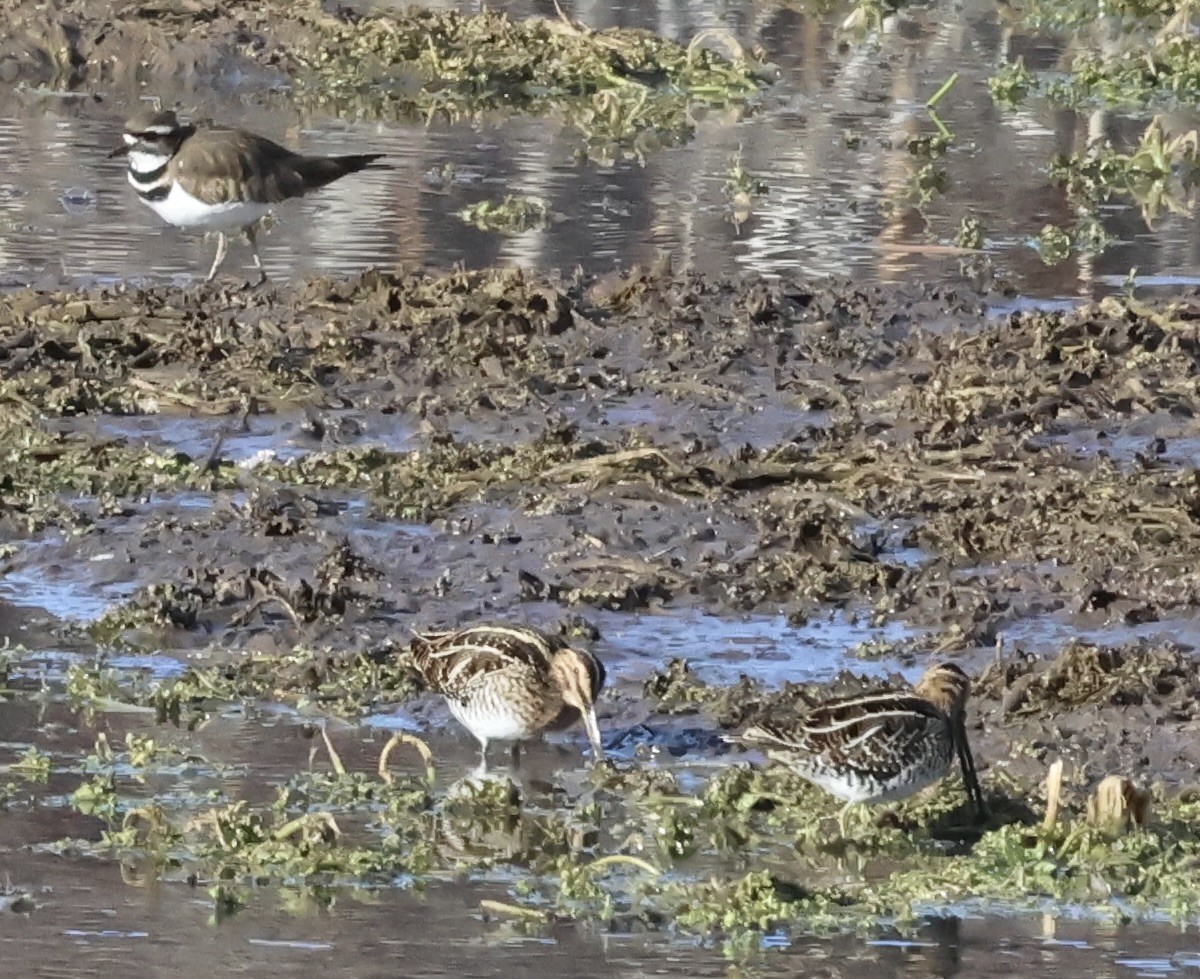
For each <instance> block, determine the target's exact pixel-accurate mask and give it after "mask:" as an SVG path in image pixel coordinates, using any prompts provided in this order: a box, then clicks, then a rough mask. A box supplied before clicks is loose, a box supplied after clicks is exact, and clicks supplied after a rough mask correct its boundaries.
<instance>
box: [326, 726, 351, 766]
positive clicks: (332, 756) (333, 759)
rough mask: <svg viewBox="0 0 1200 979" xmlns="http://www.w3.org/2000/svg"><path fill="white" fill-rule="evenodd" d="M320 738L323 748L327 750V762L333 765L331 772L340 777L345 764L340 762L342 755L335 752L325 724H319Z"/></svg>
mask: <svg viewBox="0 0 1200 979" xmlns="http://www.w3.org/2000/svg"><path fill="white" fill-rule="evenodd" d="M321 740H322V741H324V742H325V750H326V751H328V752H329V764H331V765H332V766H333V772H334V774H335V775H337V777H338V778H342V777H343V776H344V775H345V774H346V766H345V765H344V764H342V756H341V755H339V754H338V753H337V749H336V748H334V746H333V742H332V741H330V740H329V732H328V731H327V730H325V725H324V724H322V725H321Z"/></svg>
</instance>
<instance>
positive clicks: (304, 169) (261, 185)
mask: <svg viewBox="0 0 1200 979" xmlns="http://www.w3.org/2000/svg"><path fill="white" fill-rule="evenodd" d="M122 139H123V140H124V142H123V143H122V145H120V146H118V147H117V148H116V149H115V150H113V151H112V153H110V154H109V155H110V156H125V157H126V158H127V160H128V164H129V173H128V176H129V182H130V184H132V185H133V189H134V190H136V191H137V194H138V197H139V198H141V200H142V202H143V203H144V204H146V205H147V206H148V207H150V208H152V209H153V210H154V213H156V214H157V215H158V216H159V217H160V218H162V219H163V220H164V221H166V222H167V223H168V224H173V225H175V227H177V228H199V229H201V230H204V231H216V232H217V233H218V236H219V237H218V240H217V254H216V257H215V258H214V259H213V264H212V268H211V269H209V270H208V278H207V280H206V281H209V282H211V281H212V279H213V277H214V276H216V274H217V270H218V269H219V268H220V267H221V263H222V262H224V261H225V253H226V251H227V249H228V247H229V243H228V241H227V240H226V238H225V234H226V232H229V231H237V230H241V231H242V232H243V233H244V234H245V235H246V238H247V240H248V241H249V242H250V248H251V249H252V251H253V254H254V267H255V268H256V269H257V270H258V272H259V281H260V282H262V281H265V280H266V277H267V275H266V272H264V271H263V267H262V262H261V260H260V259H259V257H258V244H257V242H256V240H255V232H254V228H255V225H256V223H257V222H258V221H259V220H260V219H261V218H262V217H263V216H264V215H265V214H266V213H267V211H268V210H270V208H271V205H272V204H277V203H279V202H280V201H285V200H288V199H289V198H292V197H301V196H303V195H304V194H306V193H308V192H309V191H310V190H316V189H317V188H319V187H324V186H325V185H326V184H329V183H332V182H333V181H335V180H337V179H338V178H340V177H344V176H346V174H348V173H355V172H356V171H358V170H361V169H363V168H364V167H366V166H368V165H370V164H371V163H373V162H375V161H376V160H378V159H379V158H380V157H381V156H382V155H383V154H382V153H367V154H364V155H360V156H303V155H301V154H299V153H293V152H292V151H291V150H289V149H287V148H285V147H283V146H280V145H279V144H278V143H273V142H271V140H269V139H267V138H266V137H264V136H256V135H255V134H254V133H250V132H246V130H244V129H227V128H224V127H218V126H213V127H205V128H199V127H197V126H194V125H192V124H190V123H186V124H185V123H181V122H180V121H179V119H178V118H177V117H176V115H175V113H174V112H157V111H151V110H146V111H144V112H139V113H138V114H137V115H135V116H134V117H133V118H132V119H130V120H129V121H128V122H127V123H125V132H124V133H123V134H122Z"/></svg>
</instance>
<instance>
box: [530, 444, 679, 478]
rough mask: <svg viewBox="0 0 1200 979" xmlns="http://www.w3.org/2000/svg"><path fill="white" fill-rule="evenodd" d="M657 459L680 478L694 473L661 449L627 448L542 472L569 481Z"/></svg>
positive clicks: (543, 475)
mask: <svg viewBox="0 0 1200 979" xmlns="http://www.w3.org/2000/svg"><path fill="white" fill-rule="evenodd" d="M647 460H655V461H657V462H659V463H661V464H662V465H663V466H664V467H665V468H666V469H668V470H669V471H670V472H671V473H672V475H674V476H676V477H677V478H679V479H686V478H688V477H689V476H691V475H692V474H691V473H690V472H689V471H687V470H685V469H683V468H681V467H680V466H678V465H676V464H675V463H674V462H672V461H671V460H670V459H669V458H668V457H667V455H666V454H665V453H664V452H663V451H662V450H661V449H655V448H647V449H626V450H624V451H623V452H612V453H609V454H608V455H603V456H596V457H595V458H592V459H577V460H575V461H573V462H564V463H560V464H559V465H557V466H554V467H552V468H551V469H548V470H546V472H545V473H543V474H542V477H543V478H544V479H549V480H555V481H562V482H568V481H570V480H573V479H580V478H586V477H589V476H597V475H599V474H600V473H601V472H603V471H605V470H612V469H620V468H622V467H624V466H628V465H631V464H636V463H639V462H643V461H647Z"/></svg>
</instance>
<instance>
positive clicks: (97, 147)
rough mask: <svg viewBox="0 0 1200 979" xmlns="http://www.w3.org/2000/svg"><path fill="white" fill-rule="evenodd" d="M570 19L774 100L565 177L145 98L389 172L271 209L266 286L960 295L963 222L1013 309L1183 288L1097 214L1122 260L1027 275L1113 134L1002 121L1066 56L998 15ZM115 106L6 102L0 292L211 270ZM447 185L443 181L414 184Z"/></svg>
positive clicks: (967, 7) (1179, 275)
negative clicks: (500, 218)
mask: <svg viewBox="0 0 1200 979" xmlns="http://www.w3.org/2000/svg"><path fill="white" fill-rule="evenodd" d="M467 6H468V8H469V5H467ZM506 6H507V7H508V9H510V10H511V11H512V13H513V14H514V16H527V15H542V16H551V17H553V16H555V11H554V8H553V4H548V3H545V2H541V0H538V2H530V0H524V2H521V0H514V2H512V3H509V4H507V5H506ZM566 6H567V8H568V9H570V10H571V11H572V12H573V14H574V15H575V16H577V17H579V18H580V19H581V20H583V21H584V22H586V23H588V24H589V25H592V26H596V27H606V26H611V25H622V26H631V27H644V28H648V29H651V30H654V31H657V32H659V33H661V34H665V35H667V36H670V37H673V38H676V39H679V40H681V41H685V42H686V41H687V40H689V39H690V38H691V37H692V36H694V35H695V33H696V32H697V31H699V30H702V29H706V28H719V29H722V30H725V31H728V32H729V33H730V34H732V35H733V36H734V37H736V38H737V39H738V40H739V41H741V42H742V43H744V44H751V45H753V44H759V45H761V46H762V47H763V48H764V49H765V51H766V53H767V56H768V57H769V58H770V59H771V60H772V61H773V62H774V63H776V64H777V65H778V66H779V68H780V71H781V78H780V81H779V82H778V83H777V84H776V85H775V86H773V87H772V88H770V89H769V90H768V91H767V92H766V93H765V95H764V97H763V100H762V105H761V109H760V111H758V112H756V113H753V114H750V115H748V116H747V115H744V114H741V113H737V112H724V111H722V112H712V113H700V114H699V117H698V128H697V132H696V136H695V138H694V139H693V140H691V141H690V142H689V143H687V144H686V145H684V146H681V147H678V148H674V149H668V150H664V151H661V152H657V153H654V154H652V155H650V156H649V157H648V158H647V159H646V160H645V161H644V162H638V161H634V160H626V161H622V162H618V163H616V164H613V165H608V164H602V163H596V162H588V161H580V160H579V159H578V158H577V151H578V150H579V148H580V141H579V139H578V137H577V136H576V135H575V134H573V133H571V132H570V131H568V130H565V129H564V128H563V127H562V124H561V122H559V121H556V120H555V119H554V118H538V119H532V118H528V117H516V118H512V119H506V120H501V121H494V122H482V123H479V124H470V123H462V124H458V125H447V124H445V123H441V122H434V123H433V124H431V125H430V126H428V127H426V126H424V125H422V124H413V125H409V126H393V125H380V124H375V123H368V122H355V121H349V120H338V119H333V118H329V117H322V116H318V117H311V118H309V117H304V118H301V117H300V116H299V115H297V114H296V113H293V112H288V111H286V110H282V109H279V108H274V109H271V110H266V109H264V108H263V107H262V106H261V104H259V98H258V97H257V96H256V95H255V94H254V93H253V92H250V91H236V90H231V91H224V92H207V91H206V92H203V93H201V92H195V91H190V92H179V93H169V92H168V93H162V94H165V95H166V96H167V97H168V99H177V100H178V101H179V103H180V107H181V108H182V109H183V110H184V111H185V112H187V113H189V114H193V115H196V116H211V117H214V118H218V119H220V120H221V121H224V122H227V123H231V124H238V125H243V126H246V127H249V128H252V129H255V130H257V131H259V132H262V133H264V134H267V135H270V136H272V137H274V138H276V139H279V140H281V141H283V142H285V143H287V144H288V145H291V146H294V147H297V148H300V149H303V150H305V151H310V152H315V153H331V152H365V151H377V152H383V153H386V154H387V155H388V161H389V163H390V164H391V169H373V170H369V171H366V172H363V173H360V174H357V175H354V176H352V177H349V178H347V179H345V180H343V181H341V182H339V183H337V184H335V185H333V186H331V187H329V188H326V189H325V190H324V191H322V192H320V193H319V194H317V195H314V196H313V197H312V198H311V199H308V200H305V201H303V202H292V203H289V204H287V205H285V206H282V207H281V208H279V212H278V225H277V227H276V228H275V230H274V231H273V232H272V233H271V234H270V235H268V236H267V237H266V239H265V242H264V257H265V261H266V265H267V268H268V269H269V271H270V272H271V273H272V275H275V276H282V277H286V276H303V275H309V274H312V273H316V272H340V273H349V272H353V271H355V270H356V269H360V268H362V267H364V266H368V265H379V266H382V267H385V268H391V267H396V266H399V265H423V266H429V267H441V268H444V267H448V266H450V265H452V264H454V263H458V262H461V263H464V264H466V265H467V266H483V265H489V264H497V263H498V264H508V265H526V266H531V267H537V268H557V269H565V270H570V269H572V268H574V267H576V266H582V267H583V268H584V269H586V270H588V271H592V272H603V271H606V270H608V269H611V268H613V267H614V266H617V265H629V264H632V263H634V262H645V261H650V260H653V259H654V258H655V257H656V256H658V255H660V254H662V253H669V254H670V255H671V256H672V257H673V259H674V261H675V264H676V265H677V266H678V267H683V266H690V267H694V268H698V269H700V270H702V271H705V272H710V273H720V274H728V273H737V272H742V271H750V272H757V273H762V274H765V275H772V276H775V275H781V276H794V275H798V276H825V275H835V276H849V277H853V278H854V279H856V280H857V281H862V282H899V281H910V280H915V279H935V280H943V281H949V282H955V283H965V282H967V281H968V280H967V279H966V278H965V277H964V275H963V272H962V270H961V268H960V266H961V263H962V261H963V258H964V256H962V255H961V254H955V253H954V252H953V250H952V249H950V248H948V247H947V246H950V245H951V244H952V242H953V237H954V233H955V231H956V229H957V228H958V226H959V222H960V220H961V219H962V218H963V217H965V216H968V215H971V216H974V217H976V218H978V219H979V221H980V222H981V223H982V225H983V228H984V231H985V234H986V239H987V245H986V252H987V255H988V257H989V259H990V262H991V265H992V268H993V271H994V274H995V277H996V278H998V279H999V280H1009V281H1011V282H1012V283H1013V284H1014V285H1015V287H1016V289H1017V290H1018V291H1019V293H1020V294H1022V295H1023V296H1026V297H1059V298H1070V297H1078V296H1086V295H1092V294H1094V293H1097V292H1103V291H1111V290H1113V289H1116V288H1118V287H1119V286H1120V284H1121V283H1123V282H1124V280H1125V277H1126V275H1127V274H1128V272H1129V270H1130V269H1131V268H1133V267H1136V268H1137V269H1138V272H1139V276H1140V277H1141V279H1140V281H1142V282H1144V283H1145V284H1147V286H1157V287H1172V286H1180V285H1184V284H1187V283H1192V282H1195V281H1197V279H1198V277H1200V251H1198V249H1197V236H1196V231H1195V221H1194V220H1193V219H1192V218H1191V217H1190V216H1186V215H1170V216H1166V217H1164V218H1162V219H1161V220H1160V221H1159V222H1158V223H1157V224H1156V225H1155V227H1154V228H1153V229H1150V228H1148V227H1147V225H1146V223H1145V222H1144V221H1143V219H1142V218H1141V216H1140V214H1139V213H1138V211H1137V209H1136V208H1135V207H1133V206H1124V205H1122V204H1120V203H1116V204H1114V205H1112V206H1111V207H1109V208H1108V209H1107V210H1106V217H1105V224H1106V227H1107V230H1108V231H1109V232H1110V233H1111V234H1112V235H1114V236H1115V237H1116V238H1117V239H1118V240H1117V243H1116V244H1114V245H1113V246H1112V247H1111V248H1109V249H1108V251H1106V252H1105V253H1104V254H1103V255H1102V256H1100V257H1098V258H1095V259H1087V260H1080V259H1076V258H1072V259H1070V260H1068V261H1066V262H1064V263H1062V264H1061V265H1058V266H1056V267H1054V268H1047V267H1046V266H1044V265H1043V264H1042V262H1041V260H1040V258H1039V257H1038V255H1037V253H1036V251H1035V249H1034V248H1033V246H1032V241H1033V239H1034V238H1035V237H1036V236H1037V234H1038V232H1039V231H1040V230H1041V229H1042V228H1043V226H1045V225H1046V224H1048V223H1051V224H1056V225H1060V226H1065V225H1069V224H1070V223H1071V222H1072V221H1073V218H1074V216H1073V214H1072V213H1071V208H1070V206H1069V205H1068V203H1067V201H1066V199H1065V197H1064V193H1063V191H1062V190H1061V189H1060V188H1058V187H1055V186H1054V185H1052V184H1051V182H1050V181H1049V179H1048V177H1047V175H1046V169H1047V166H1048V164H1049V161H1050V160H1051V158H1052V157H1053V156H1054V155H1055V154H1056V153H1060V152H1070V151H1072V150H1077V149H1080V148H1081V147H1082V146H1084V145H1085V144H1086V141H1087V139H1088V137H1089V132H1093V133H1094V132H1095V131H1097V130H1100V131H1103V130H1105V129H1106V128H1107V129H1120V125H1119V124H1120V122H1121V121H1120V120H1116V119H1089V118H1087V117H1084V116H1079V115H1076V114H1074V113H1071V112H1065V111H1056V110H1049V109H1044V108H1039V107H1037V106H1034V107H1027V108H1025V109H1023V110H1021V111H1020V112H1007V111H1002V110H1000V109H999V108H997V107H996V106H995V105H994V104H993V102H992V99H991V97H990V95H989V93H988V90H987V84H986V83H987V79H988V77H989V75H990V74H991V73H992V72H993V71H994V68H995V66H997V65H998V64H1000V63H1002V62H1003V61H1004V60H1006V58H1008V57H1010V56H1015V55H1018V54H1019V55H1022V56H1023V57H1025V59H1026V61H1027V63H1029V64H1030V65H1031V66H1043V65H1052V64H1054V63H1055V62H1056V60H1057V59H1059V58H1060V57H1069V55H1070V51H1071V49H1070V47H1069V40H1066V39H1063V38H1055V39H1050V38H1030V37H1022V36H1020V35H1014V34H1013V33H1012V32H1011V28H1009V27H1005V26H1003V25H1002V23H1001V20H1000V15H999V14H998V13H997V9H998V8H997V7H996V6H995V5H994V4H993V3H992V2H991V0H967V2H965V3H961V4H948V3H941V4H933V5H931V6H929V7H927V8H926V7H922V6H919V5H918V6H915V7H911V8H909V9H908V10H907V11H906V13H905V14H904V16H903V17H902V18H899V19H896V18H893V19H892V20H889V21H888V22H887V23H886V24H885V26H884V28H883V29H882V30H880V31H876V32H874V33H872V34H869V35H868V36H867V37H866V38H865V39H864V40H861V41H858V42H856V43H853V44H846V43H845V37H844V35H843V34H842V33H840V30H839V24H840V23H841V20H842V18H843V17H844V16H845V13H846V10H845V9H842V8H837V9H835V10H833V11H831V12H829V13H827V14H823V15H821V14H810V13H805V12H804V11H803V10H801V9H797V8H795V7H792V6H787V5H772V4H760V3H752V2H748V0H741V2H730V3H725V4H720V5H715V4H709V3H705V2H701V0H690V2H685V0H680V2H678V3H670V4H667V3H662V4H658V5H653V6H652V5H649V4H636V3H629V4H622V3H596V4H590V3H582V4H580V3H576V4H574V5H572V4H567V5H566ZM954 72H957V73H958V80H957V83H956V84H955V85H954V86H953V88H952V89H951V90H950V92H949V93H948V94H947V95H946V96H945V97H944V98H943V99H942V101H941V102H940V103H939V105H938V112H939V114H940V116H941V118H942V119H943V121H944V123H945V125H946V126H947V127H948V128H949V130H951V131H952V132H953V134H954V137H955V139H954V143H953V146H952V147H951V149H950V151H949V153H948V155H947V156H946V157H945V158H944V159H941V160H938V161H935V162H936V164H937V166H939V167H940V168H942V169H944V170H945V171H946V176H947V181H948V184H947V188H946V190H945V192H944V193H941V194H935V195H934V197H933V199H932V201H931V202H930V203H929V204H928V205H927V206H926V208H925V210H924V218H922V217H921V216H920V215H918V214H917V213H916V212H914V211H912V210H911V209H908V208H904V207H900V208H899V209H894V210H893V209H889V208H888V207H887V203H888V202H889V201H895V200H897V199H899V198H900V197H902V196H903V193H904V189H905V187H906V186H908V184H909V183H910V181H911V178H912V176H913V174H914V173H915V172H916V170H917V169H919V168H920V166H922V165H923V164H924V163H925V160H924V159H922V158H920V157H917V156H914V155H912V154H911V153H909V152H908V150H907V149H905V148H904V145H903V144H904V142H905V140H906V138H907V137H908V136H911V135H914V134H918V133H932V132H933V131H934V129H933V123H932V122H931V120H930V118H929V116H928V114H927V112H926V110H925V108H924V103H925V101H926V100H927V99H928V98H929V97H930V96H931V95H933V93H934V92H935V91H936V90H937V89H938V88H939V87H940V86H941V85H942V83H943V82H945V81H946V79H947V78H949V77H950V75H951V74H952V73H954ZM132 94H133V93H128V92H113V93H110V97H109V98H106V99H105V100H104V101H102V102H95V101H92V100H90V99H89V100H84V99H64V98H55V97H46V98H39V97H36V96H33V95H30V94H21V95H10V96H8V98H7V111H6V112H5V113H4V118H0V154H2V155H3V157H4V159H5V160H6V161H7V164H8V165H7V167H6V168H5V171H4V173H3V174H2V175H0V284H4V283H9V284H13V283H18V282H25V281H38V282H56V281H62V280H67V281H96V280H99V281H109V280H114V279H127V278H135V279H142V278H148V279H151V280H155V281H162V280H164V279H173V280H180V281H186V280H187V279H188V278H190V277H193V276H195V275H198V274H202V273H203V272H204V271H205V270H206V269H207V266H208V263H209V261H210V259H211V254H212V251H211V249H212V245H211V243H204V242H202V241H201V240H200V239H199V238H196V237H189V236H187V235H184V234H181V233H180V232H178V231H176V230H174V229H170V228H167V227H165V226H164V225H162V223H161V222H160V221H159V220H158V218H157V217H155V216H154V214H152V213H151V212H150V211H149V210H148V209H147V208H145V207H143V206H142V205H141V204H139V203H138V201H137V200H136V198H135V196H134V194H133V192H132V190H131V189H130V188H129V187H128V186H127V185H126V184H125V180H124V173H123V170H122V164H121V162H120V161H119V160H108V159H107V158H106V156H105V154H106V152H107V150H108V149H109V148H110V147H111V146H113V145H114V142H115V141H116V140H117V138H118V133H119V130H120V124H121V121H122V119H123V117H124V116H125V115H126V114H127V113H128V111H129V106H130V103H131V101H132ZM1126 128H1127V129H1129V130H1130V131H1131V132H1133V131H1139V128H1138V126H1137V125H1136V124H1130V125H1128V126H1126ZM739 148H740V151H741V154H742V160H743V164H744V166H745V167H746V168H747V169H748V170H749V171H751V172H752V173H754V174H755V175H757V176H758V177H759V178H761V179H762V180H763V181H765V182H766V184H767V185H768V186H769V192H768V193H767V195H766V196H765V197H764V198H762V199H761V200H760V201H758V202H757V203H756V204H755V206H754V210H753V214H752V215H751V216H750V217H749V218H748V219H747V220H746V221H745V222H744V223H742V224H740V225H737V226H735V224H734V223H733V222H732V221H731V219H730V217H731V216H730V213H729V206H728V201H727V198H726V193H725V190H724V183H725V179H726V175H727V171H728V169H729V166H730V163H731V161H732V160H733V158H734V156H735V154H736V153H737V152H738V151H739ZM447 164H449V165H451V166H452V167H453V169H454V173H455V176H454V179H452V180H451V181H449V182H448V183H441V182H435V181H430V180H427V179H426V174H428V173H430V172H432V171H438V170H440V169H441V168H443V167H445V166H446V165H447ZM507 193H521V194H527V195H532V196H535V197H538V198H541V199H542V200H544V201H545V202H546V203H547V204H548V205H549V206H550V208H551V210H552V212H553V214H554V220H553V223H552V224H551V225H550V226H549V227H547V228H545V229H541V230H534V231H529V232H527V233H524V234H519V235H502V234H494V233H487V232H483V231H478V230H475V229H473V228H471V227H469V226H468V225H466V224H465V223H464V222H463V221H462V220H460V218H459V217H457V212H458V211H459V210H460V209H462V208H463V207H465V206H467V205H469V204H471V203H473V202H476V201H479V200H482V199H488V198H491V199H498V198H501V197H503V196H504V195H505V194H507ZM889 215H892V216H889ZM246 259H247V252H246V250H245V249H244V247H235V249H234V251H233V255H232V257H231V261H230V269H232V270H237V269H238V268H239V266H241V265H244V263H245V262H246ZM971 281H975V282H976V283H979V282H981V281H982V282H983V284H985V285H986V284H988V283H990V282H993V281H995V278H993V277H992V276H984V278H983V280H980V279H978V278H977V277H972V280H971Z"/></svg>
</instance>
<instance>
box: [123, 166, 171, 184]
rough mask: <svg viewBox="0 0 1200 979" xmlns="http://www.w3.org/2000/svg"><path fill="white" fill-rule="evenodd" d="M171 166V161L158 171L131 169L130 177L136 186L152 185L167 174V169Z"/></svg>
mask: <svg viewBox="0 0 1200 979" xmlns="http://www.w3.org/2000/svg"><path fill="white" fill-rule="evenodd" d="M170 165H171V161H170V160H167V162H166V163H164V164H163V165H162V166H161V167H159V168H158V169H156V170H146V171H142V170H134V169H133V168H132V167H130V168H129V177H130V179H131V180H132V181H133V182H134V183H135V184H152V183H154V182H155V181H156V180H158V179H159V177H161V176H162V175H163V174H164V173H166V172H167V167H168V166H170Z"/></svg>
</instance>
